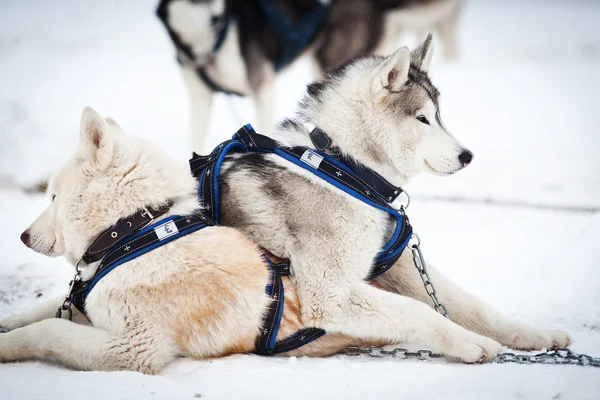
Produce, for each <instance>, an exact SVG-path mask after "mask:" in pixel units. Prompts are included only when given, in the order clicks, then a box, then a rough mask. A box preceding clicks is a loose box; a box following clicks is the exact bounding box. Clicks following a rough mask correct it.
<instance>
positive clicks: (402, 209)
mask: <svg viewBox="0 0 600 400" xmlns="http://www.w3.org/2000/svg"><path fill="white" fill-rule="evenodd" d="M402 194H405V195H406V205H404V204H401V205H400V207H398V208H394V209H395V210H396V211H398V212H403V211H404V210H406V209H407V208H408V206H410V195H409V194H408V192H407V191H406V190H404V189H402V192H401V193H400V194H399V195H398V196H402Z"/></svg>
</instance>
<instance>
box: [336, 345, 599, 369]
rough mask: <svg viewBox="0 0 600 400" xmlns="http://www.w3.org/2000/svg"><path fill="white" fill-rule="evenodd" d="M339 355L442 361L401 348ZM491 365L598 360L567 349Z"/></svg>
mask: <svg viewBox="0 0 600 400" xmlns="http://www.w3.org/2000/svg"><path fill="white" fill-rule="evenodd" d="M340 354H343V355H346V356H350V357H359V356H362V355H367V356H369V357H373V358H384V357H391V358H395V359H399V360H405V359H407V358H414V359H417V360H420V361H429V360H435V359H442V358H444V356H443V355H442V354H438V353H434V352H432V351H431V350H417V351H410V350H407V349H403V348H394V349H389V350H386V349H385V348H383V347H368V348H362V347H358V346H351V347H348V348H346V349H344V350H342V352H341V353H340ZM489 362H490V363H491V364H507V363H514V364H548V365H563V364H565V365H580V366H590V367H597V368H599V367H600V358H598V357H592V356H588V355H587V354H579V353H575V352H573V351H571V350H569V349H556V350H549V351H546V352H542V353H537V354H515V353H500V354H497V355H496V356H495V357H494V358H492V359H491V360H490V361H489Z"/></svg>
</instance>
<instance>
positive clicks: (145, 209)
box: [140, 207, 154, 229]
mask: <svg viewBox="0 0 600 400" xmlns="http://www.w3.org/2000/svg"><path fill="white" fill-rule="evenodd" d="M142 210H143V211H142V214H141V215H142V217H145V216H148V217H150V221H148V222H147V223H146V224H144V226H142V227H141V228H140V229H144V228H145V227H147V226H148V225H150V224H151V223H152V221H154V215H152V213H151V212H150V210H148V208H146V207H143V208H142Z"/></svg>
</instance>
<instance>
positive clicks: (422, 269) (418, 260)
mask: <svg viewBox="0 0 600 400" xmlns="http://www.w3.org/2000/svg"><path fill="white" fill-rule="evenodd" d="M413 236H414V237H415V238H416V239H417V243H415V244H413V245H412V246H410V250H411V251H412V254H413V262H414V263H415V267H416V268H417V271H419V275H420V276H421V280H422V281H423V286H425V291H426V292H427V294H428V295H429V297H431V301H432V302H433V307H434V308H435V311H437V312H438V313H440V314H442V315H443V316H444V317H446V318H448V319H450V317H449V316H448V311H447V310H446V307H444V305H443V304H442V302H440V300H439V299H438V298H437V293H436V292H435V288H434V287H433V283H431V278H430V277H429V274H428V273H427V264H425V258H424V257H423V253H421V246H420V245H421V240H420V239H419V237H418V236H417V235H416V234H413Z"/></svg>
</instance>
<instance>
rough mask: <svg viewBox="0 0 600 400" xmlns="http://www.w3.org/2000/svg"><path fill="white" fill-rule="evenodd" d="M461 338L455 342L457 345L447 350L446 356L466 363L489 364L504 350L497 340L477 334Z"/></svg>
mask: <svg viewBox="0 0 600 400" xmlns="http://www.w3.org/2000/svg"><path fill="white" fill-rule="evenodd" d="M461 336H462V337H461V338H457V339H456V340H455V344H454V345H453V346H452V347H451V348H450V349H448V350H446V351H445V352H444V354H445V355H447V356H450V357H452V358H457V359H459V360H460V361H462V362H465V363H477V362H487V361H489V360H491V359H492V358H494V356H495V355H496V354H498V353H499V352H500V351H501V350H502V348H503V346H502V345H501V344H500V343H498V342H496V341H495V340H493V339H490V338H487V337H485V336H481V335H478V334H476V333H469V334H468V335H461Z"/></svg>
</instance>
